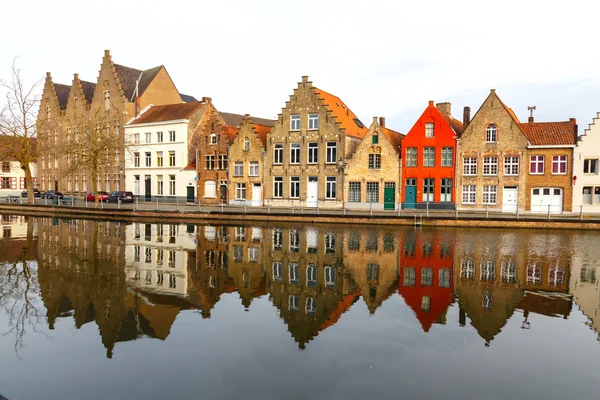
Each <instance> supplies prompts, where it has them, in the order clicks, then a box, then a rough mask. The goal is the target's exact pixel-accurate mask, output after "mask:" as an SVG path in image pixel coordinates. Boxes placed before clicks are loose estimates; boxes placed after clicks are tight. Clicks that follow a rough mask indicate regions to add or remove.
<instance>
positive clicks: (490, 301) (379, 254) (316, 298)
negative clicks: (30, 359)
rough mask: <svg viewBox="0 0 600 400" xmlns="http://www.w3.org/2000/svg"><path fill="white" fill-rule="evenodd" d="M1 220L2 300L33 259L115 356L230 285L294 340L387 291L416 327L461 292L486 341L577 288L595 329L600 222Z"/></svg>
mask: <svg viewBox="0 0 600 400" xmlns="http://www.w3.org/2000/svg"><path fill="white" fill-rule="evenodd" d="M2 223H3V225H2V227H3V231H5V232H6V230H7V228H5V227H9V228H10V232H11V234H10V235H7V236H10V238H9V239H6V240H0V248H1V249H2V250H3V251H2V253H1V254H2V257H3V258H2V259H1V260H0V262H1V263H2V264H1V265H2V268H3V269H2V271H0V290H1V291H0V294H1V298H2V299H3V303H2V304H6V303H7V301H6V299H7V298H17V297H19V296H20V298H21V299H23V296H24V294H23V290H22V289H20V290H17V289H16V288H15V285H14V282H15V275H14V272H13V273H11V272H10V268H11V265H13V266H14V265H15V264H18V265H20V267H19V268H20V269H19V271H26V270H27V269H29V270H31V266H30V264H28V263H32V262H35V261H34V260H36V259H37V268H36V269H35V271H33V272H32V271H29V272H26V273H25V274H26V275H27V274H29V275H31V276H32V277H34V279H35V285H39V289H36V288H37V286H35V285H34V286H32V287H30V288H33V290H34V291H36V290H39V293H40V294H41V301H43V307H42V308H45V311H46V323H47V325H48V327H49V328H50V329H53V328H54V326H55V324H56V323H57V320H58V319H60V318H69V319H70V318H72V319H73V320H74V325H75V327H76V328H78V329H79V328H81V327H82V326H84V325H86V324H88V323H94V324H96V325H97V327H98V330H99V333H100V336H101V338H102V343H103V345H104V347H105V348H106V354H107V357H109V358H111V357H112V356H113V353H114V349H115V345H116V344H117V343H119V342H128V341H132V340H136V339H138V338H142V337H146V338H155V339H160V340H165V339H167V337H168V336H169V334H170V331H171V327H172V325H173V323H174V321H175V320H176V318H177V316H178V314H179V313H180V312H181V311H182V310H197V312H199V313H200V314H201V315H202V317H203V318H210V317H211V313H213V312H215V311H214V309H215V305H216V304H217V303H218V302H219V301H220V300H221V298H222V296H224V295H225V294H228V293H237V296H239V299H240V303H241V304H240V307H243V308H244V309H246V310H249V309H250V308H251V306H252V303H253V301H255V300H256V299H257V298H261V297H263V296H268V298H269V299H270V301H271V302H272V304H273V305H274V306H275V307H276V309H277V312H278V314H279V317H280V318H281V319H282V321H283V322H284V323H285V325H286V327H287V330H288V331H289V333H290V335H291V337H292V338H293V340H294V341H295V342H296V343H297V346H298V347H299V348H300V349H305V348H306V347H307V346H308V344H309V343H310V342H311V341H313V340H315V338H316V337H317V336H318V335H319V334H320V333H321V332H322V331H324V330H325V329H328V328H330V327H331V326H333V325H334V324H336V322H338V320H339V319H340V318H341V317H342V316H343V315H344V314H345V313H347V312H348V310H350V309H351V307H352V306H353V304H355V303H356V302H357V301H363V302H364V304H365V305H366V308H367V309H368V312H369V313H371V314H374V313H376V311H377V310H378V308H379V307H381V306H382V305H383V304H384V303H385V302H386V300H387V299H389V298H390V296H392V295H393V294H394V293H398V294H399V295H400V296H402V298H403V299H404V302H405V303H406V305H407V306H408V307H410V309H411V310H412V311H413V313H414V316H415V323H417V321H418V323H419V324H420V326H421V328H422V331H423V332H429V331H430V330H432V329H433V327H434V325H444V324H447V323H448V320H447V319H448V318H447V314H448V310H449V307H454V306H455V307H457V308H458V309H459V312H458V321H453V323H455V324H458V325H460V326H462V327H464V328H463V329H469V328H468V327H472V328H473V329H475V331H476V332H477V333H478V334H479V336H480V337H481V338H482V339H483V343H484V344H486V345H490V344H491V342H492V341H493V339H494V338H495V337H496V336H498V335H499V334H501V332H502V329H503V327H504V326H505V324H506V323H507V321H508V320H509V319H510V318H511V317H513V315H514V316H515V318H518V319H519V321H521V327H522V328H523V329H528V328H530V327H531V323H532V322H531V321H530V314H531V313H535V314H540V315H544V316H548V317H560V318H565V319H566V318H568V317H569V315H570V313H571V308H572V299H573V298H574V300H575V302H576V303H577V304H578V305H579V307H580V308H581V309H582V311H583V313H584V314H585V315H586V316H587V317H588V318H589V322H588V325H589V326H590V328H591V329H593V330H594V331H595V332H596V333H597V332H599V330H600V326H599V323H600V322H599V320H600V318H599V317H598V312H599V310H600V301H599V296H598V293H599V292H598V280H597V277H596V271H597V268H598V265H599V259H600V257H599V256H600V254H597V253H596V252H597V251H598V250H596V247H595V245H596V243H597V240H598V235H596V234H580V233H573V232H534V231H518V232H513V231H504V230H496V231H492V230H489V231H482V230H453V229H447V230H446V229H438V230H428V229H423V230H421V229H418V230H415V229H413V228H412V227H411V228H391V227H382V228H378V229H376V230H375V229H370V228H359V227H345V228H340V227H331V226H307V227H297V226H292V225H290V226H285V225H280V226H278V227H273V226H195V225H178V224H150V223H109V222H97V221H85V220H69V219H57V218H53V219H37V220H36V221H35V222H34V221H33V219H24V218H23V217H14V218H13V217H3V218H2ZM17 241H19V243H20V244H19V246H17V245H15V243H17ZM19 284H21V283H20V282H19ZM28 293H31V292H28ZM22 301H25V303H27V302H29V301H31V298H30V296H29V295H28V294H25V300H22ZM4 309H5V312H7V311H6V306H4ZM39 309H40V307H38V308H37V309H36V310H39ZM515 314H516V315H515ZM31 315H32V316H33V317H34V319H35V318H38V319H39V316H40V314H39V313H36V311H32V314H31ZM33 324H34V325H35V323H33ZM20 329H21V330H24V329H26V326H23V325H22V327H21V328H20ZM20 345H22V342H21V344H20Z"/></svg>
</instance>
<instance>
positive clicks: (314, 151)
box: [308, 142, 319, 164]
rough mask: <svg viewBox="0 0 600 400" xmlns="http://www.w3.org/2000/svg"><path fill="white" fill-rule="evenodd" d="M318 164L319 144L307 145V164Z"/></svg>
mask: <svg viewBox="0 0 600 400" xmlns="http://www.w3.org/2000/svg"><path fill="white" fill-rule="evenodd" d="M318 162H319V143H316V142H311V143H309V144H308V163H309V164H316V163H318Z"/></svg>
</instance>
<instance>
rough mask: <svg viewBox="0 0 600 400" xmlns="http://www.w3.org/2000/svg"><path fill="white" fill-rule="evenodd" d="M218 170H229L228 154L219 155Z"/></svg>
mask: <svg viewBox="0 0 600 400" xmlns="http://www.w3.org/2000/svg"><path fill="white" fill-rule="evenodd" d="M217 157H218V161H219V164H218V168H219V169H227V168H228V166H229V163H228V160H227V154H219V155H218V156H217Z"/></svg>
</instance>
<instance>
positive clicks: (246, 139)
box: [244, 138, 250, 150]
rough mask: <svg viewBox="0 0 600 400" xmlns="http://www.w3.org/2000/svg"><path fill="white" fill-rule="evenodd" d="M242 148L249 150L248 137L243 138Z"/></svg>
mask: <svg viewBox="0 0 600 400" xmlns="http://www.w3.org/2000/svg"><path fill="white" fill-rule="evenodd" d="M244 150H250V139H248V138H245V139H244Z"/></svg>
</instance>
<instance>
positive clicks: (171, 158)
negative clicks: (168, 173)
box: [169, 150, 175, 167]
mask: <svg viewBox="0 0 600 400" xmlns="http://www.w3.org/2000/svg"><path fill="white" fill-rule="evenodd" d="M174 166H175V151H174V150H171V151H169V167H174Z"/></svg>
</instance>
